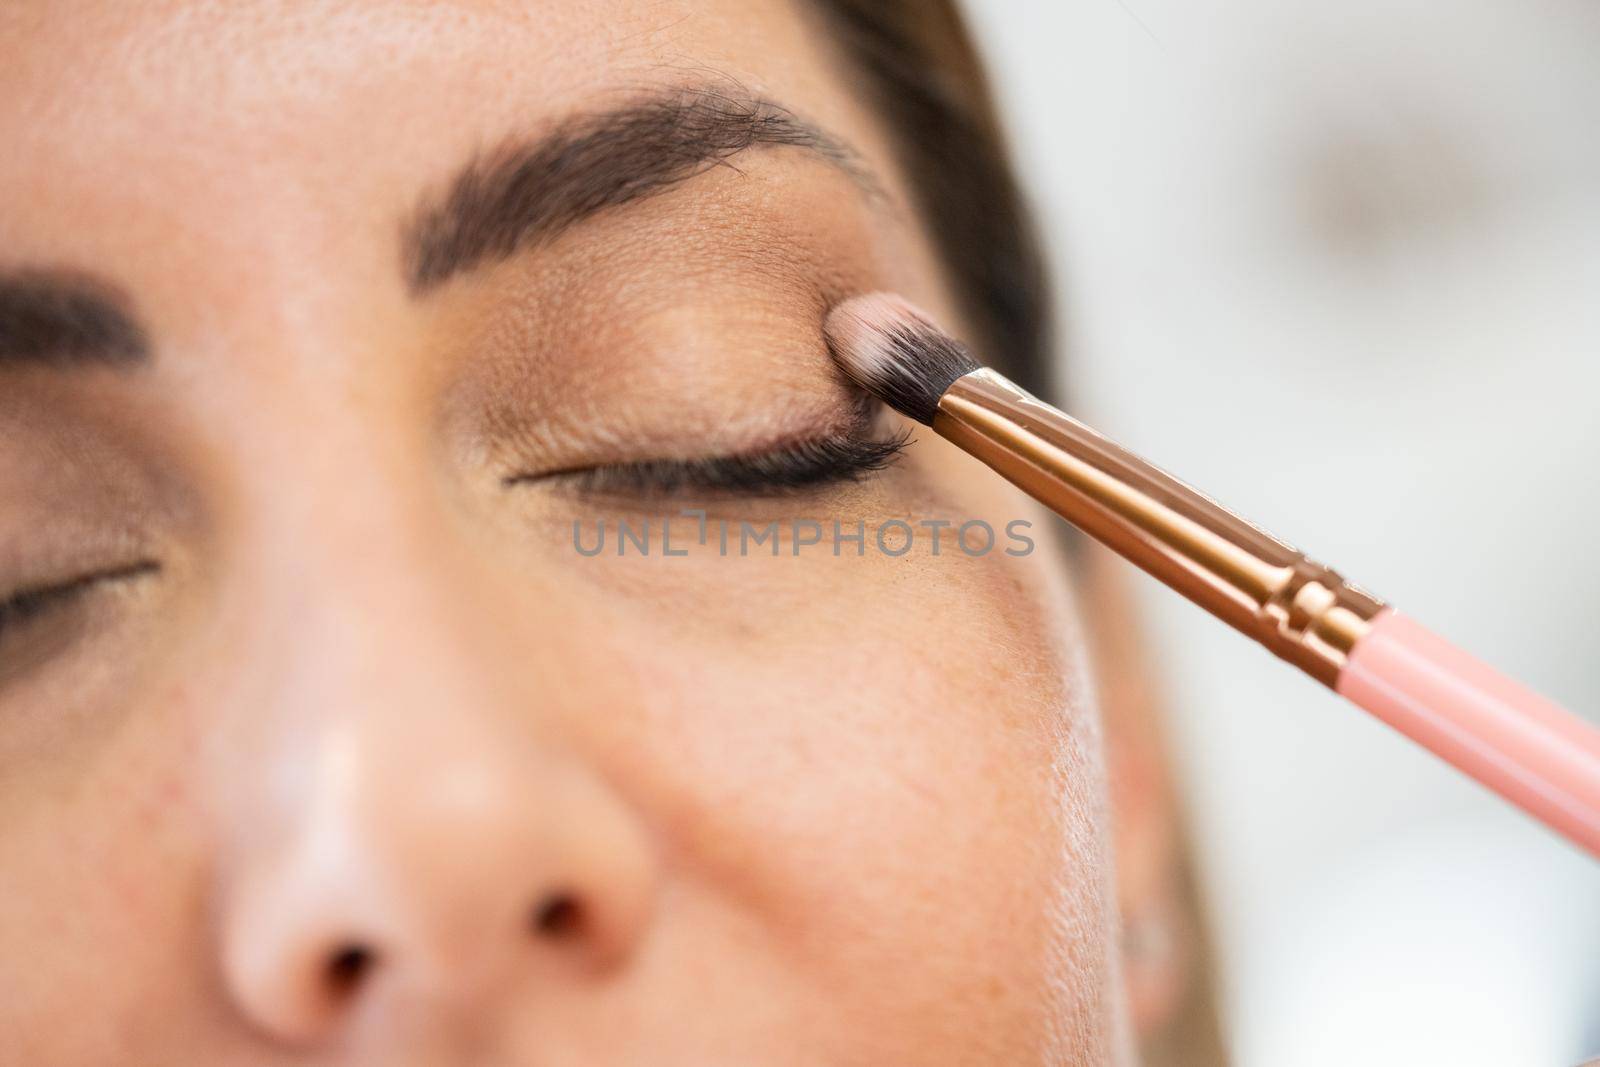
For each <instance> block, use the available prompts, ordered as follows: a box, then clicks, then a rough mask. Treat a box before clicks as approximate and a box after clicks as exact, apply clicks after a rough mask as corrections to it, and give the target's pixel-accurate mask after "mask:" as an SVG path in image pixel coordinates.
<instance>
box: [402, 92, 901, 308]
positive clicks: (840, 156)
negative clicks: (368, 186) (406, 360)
mask: <svg viewBox="0 0 1600 1067" xmlns="http://www.w3.org/2000/svg"><path fill="white" fill-rule="evenodd" d="M761 146H784V147H792V148H800V149H803V150H805V151H807V152H809V153H811V154H812V155H814V156H815V157H817V158H819V159H822V160H824V161H826V162H828V163H830V164H832V165H833V166H835V167H837V168H839V169H840V170H843V171H844V172H846V173H847V174H849V175H850V176H851V177H852V178H853V179H854V180H856V181H857V182H858V183H859V184H861V185H862V186H863V187H864V188H865V189H866V190H867V191H869V192H871V193H876V192H877V190H878V186H877V183H876V182H875V181H874V180H873V178H872V177H871V175H870V172H868V171H867V169H866V167H865V165H864V164H863V163H862V162H861V160H860V157H859V156H858V155H857V154H856V153H855V152H854V151H852V150H851V149H850V148H849V147H848V146H846V145H845V144H844V143H843V142H842V141H839V140H838V139H836V138H834V137H833V136H831V135H830V134H828V133H826V132H824V131H823V130H821V129H818V128H817V127H815V126H813V125H811V124H810V123H807V122H805V121H803V120H801V119H800V118H798V117H796V116H795V115H794V114H793V113H792V112H790V111H789V110H788V109H786V108H784V107H782V106H781V105H779V104H776V103H774V102H772V101H770V100H766V99H763V98H760V97H745V96H740V95H737V94H730V93H726V92H720V91H712V90H704V89H691V90H683V91H675V92H670V93H664V94H656V95H651V96H648V97H645V98H643V99H641V100H639V101H636V102H635V103H632V104H630V105H628V106H626V107H623V108H619V109H616V110H613V111H608V112H603V113H601V114H598V115H592V116H587V117H584V118H580V119H576V120H573V121H571V122H569V123H567V124H565V125H563V126H561V127H558V128H557V129H556V130H555V131H554V132H553V133H551V134H549V135H547V136H545V137H544V138H542V139H540V140H538V141H536V142H534V143H532V144H514V145H512V146H509V147H506V148H502V149H500V150H499V151H497V152H495V153H493V154H491V155H488V156H486V157H484V158H481V159H479V160H476V161H474V162H472V163H471V164H469V165H468V166H467V167H466V168H465V169H464V170H463V171H462V172H461V173H460V174H459V175H457V176H456V178H455V179H454V181H452V182H451V183H450V185H449V188H448V192H447V193H446V194H445V195H444V196H443V197H442V198H441V199H440V200H438V201H437V202H434V203H429V204H425V205H424V207H423V208H422V210H421V211H419V212H418V214H417V216H416V217H415V218H414V219H413V220H411V221H410V222H409V223H408V224H407V226H406V228H405V231H404V234H403V246H402V247H403V248H404V257H405V270H406V280H407V283H408V284H409V286H410V288H411V291H412V292H413V293H414V294H421V293H425V292H427V291H428V290H431V289H433V288H435V287H437V286H438V285H440V284H442V283H443V282H445V281H446V280H448V279H449V278H450V277H452V276H453V275H456V274H460V273H463V272H466V271H470V270H472V269H474V268H476V267H479V266H482V265H484V264H486V263H489V262H492V261H495V260H499V259H504V258H507V257H509V256H511V255H514V254H516V253H518V252H521V251H523V250H525V249H527V248H530V247H534V246H536V245H538V244H539V243H541V242H544V241H548V240H550V239H551V238H553V237H554V236H556V235H557V234H559V233H561V232H562V231H563V230H565V229H567V228H568V227H570V226H572V225H574V224H576V223H577V222H580V221H582V220H583V219H586V218H588V217H590V216H592V215H595V214H597V213H599V212H601V211H604V210H605V209H607V208H612V207H618V206H621V205H623V204H627V203H630V202H632V201H635V200H639V199H642V198H644V197H647V196H651V195H653V194H655V193H659V192H662V191H664V190H666V189H669V188H671V187H673V186H675V185H678V184H680V183H682V182H683V181H686V180H687V179H689V178H692V177H694V176H695V175H697V174H701V173H703V172H705V171H706V170H709V169H710V168H712V167H715V166H717V165H720V164H723V163H726V162H728V161H729V160H730V159H732V158H733V157H734V156H736V155H738V154H739V153H741V152H744V151H747V150H749V149H752V148H756V147H761Z"/></svg>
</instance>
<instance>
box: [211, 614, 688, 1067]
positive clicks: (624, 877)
mask: <svg viewBox="0 0 1600 1067" xmlns="http://www.w3.org/2000/svg"><path fill="white" fill-rule="evenodd" d="M314 614H315V613H314V612H308V613H302V614H301V617H300V620H299V622H300V625H301V626H302V627H304V626H306V625H308V615H314ZM404 617H406V618H407V619H408V620H410V625H409V626H407V627H405V628H403V629H404V630H405V631H406V634H405V635H397V632H396V631H395V630H391V629H387V628H386V627H385V626H384V625H383V624H382V623H381V621H380V620H377V619H369V620H367V622H366V624H365V625H363V626H360V627H357V628H356V632H359V633H360V634H361V636H360V637H356V638H351V637H350V636H348V635H349V634H350V633H351V632H352V631H351V630H350V629H348V628H345V629H342V630H340V631H339V632H341V633H342V634H344V635H345V636H343V637H335V636H334V632H333V631H332V630H330V631H329V632H328V633H326V634H324V635H323V637H322V638H320V639H319V638H317V637H316V636H314V635H313V636H312V637H311V639H310V640H309V641H300V642H296V645H297V647H299V648H301V649H302V651H301V652H300V653H299V654H297V657H296V662H295V663H294V664H292V665H290V666H289V668H288V669H287V670H286V671H284V672H283V677H282V678H281V679H280V680H279V681H278V683H277V684H276V685H275V686H272V687H270V688H272V689H273V691H274V692H275V693H276V696H275V698H274V699H273V700H272V701H271V706H270V707H259V706H258V707H253V708H252V709H251V711H252V714H254V715H256V716H258V717H259V718H260V719H262V720H265V721H270V722H272V723H274V726H273V727H272V728H270V729H264V730H261V731H260V732H258V733H256V734H254V735H252V740H251V742H250V743H249V744H248V745H246V746H245V749H244V750H243V751H240V752H239V753H237V754H236V757H235V758H234V759H232V760H230V761H226V762H227V763H228V764H229V765H231V766H232V767H233V768H235V774H234V776H233V777H234V779H235V781H234V782H232V783H231V785H230V786H229V788H228V789H225V790H224V791H223V792H222V794H221V795H222V796H223V797H224V798H226V803H228V804H231V805H233V807H231V808H230V809H229V810H227V811H224V812H223V813H222V817H223V819H224V825H225V826H226V827H227V828H228V831H227V834H226V835H225V837H226V838H227V840H226V841H225V844H224V847H223V848H222V850H221V852H220V854H219V862H220V868H221V869H220V871H219V887H218V910H219V912H220V915H219V939H220V944H219V956H220V964H221V970H222V972H223V978H224V980H225V986H226V990H227V993H228V995H229V996H230V998H231V1000H232V1003H233V1005H234V1006H235V1008H236V1010H237V1012H238V1013H240V1014H242V1015H243V1016H244V1017H245V1019H246V1020H248V1022H249V1023H250V1024H252V1026H253V1027H254V1028H255V1029H256V1030H257V1031H258V1032H260V1033H263V1034H265V1035H268V1036H269V1037H271V1038H272V1039H275V1040H276V1041H278V1042H281V1043H286V1044H292V1045H296V1046H306V1045H316V1044H318V1043H323V1042H327V1041H330V1040H333V1039H336V1038H340V1037H342V1036H346V1035H348V1034H349V1033H352V1032H354V1031H355V1030H356V1029H358V1023H359V1024H361V1026H360V1028H361V1029H362V1032H363V1033H367V1032H370V1030H369V1028H370V1027H373V1026H376V1028H377V1029H378V1030H379V1031H380V1032H387V1033H389V1034H390V1035H391V1036H393V1034H394V1032H396V1031H397V1029H407V1028H410V1029H413V1030H414V1028H415V1027H416V1026H418V1025H422V1024H421V1023H419V1020H428V1019H437V1020H438V1025H439V1026H441V1027H443V1026H446V1025H448V1024H449V1023H450V1022H453V1023H455V1024H456V1025H461V1024H463V1022H464V1021H466V1022H470V1021H471V1020H468V1019H466V1017H467V1016H471V1015H477V1016H480V1017H482V1016H486V1015H487V1014H488V1013H489V1012H492V1011H493V1010H494V1009H495V1007H496V1006H499V1005H504V1004H506V1003H507V1001H508V998H513V999H514V998H515V997H519V996H537V995H540V990H543V991H544V992H545V993H546V994H551V993H552V991H554V992H555V993H556V994H558V995H561V996H570V995H573V994H574V993H578V994H581V993H582V992H584V991H585V989H586V988H592V987H601V986H604V985H605V984H606V983H607V982H610V981H614V980H616V978H617V976H618V974H619V973H620V972H621V971H623V970H624V969H625V968H626V967H627V965H628V963H629V961H630V960H631V959H632V958H633V956H634V954H635V949H636V947H637V946H638V944H639V943H640V941H641V940H642V939H643V937H644V932H645V931H646V929H647V927H648V925H649V918H650V914H651V911H652V905H653V900H654V897H655V892H656V881H657V878H656V873H657V872H656V867H655V863H654V855H653V849H652V845H651V842H650V840H649V838H648V836H647V835H646V833H645V832H644V830H643V828H642V825H641V823H640V821H639V819H638V817H637V814H636V813H635V812H634V810H633V809H632V808H631V807H630V806H629V804H628V803H627V802H626V801H625V799H624V798H623V797H622V796H621V795H619V794H618V792H617V791H616V790H615V789H614V788H612V787H611V786H610V785H608V784H607V782H606V780H605V778H604V777H603V775H602V773H601V769H600V768H599V767H598V766H597V763H596V761H595V760H594V759H593V758H584V757H583V756H582V755H581V748H582V746H581V745H580V744H575V743H573V739H572V738H571V737H570V736H567V735H564V734H562V733H561V732H560V731H557V730H553V729H552V728H550V726H549V719H550V718H551V717H550V716H549V715H547V714H542V713H541V709H540V708H539V707H538V706H537V701H538V698H537V697H532V698H528V700H529V703H528V704H527V705H526V706H520V705H519V703H518V702H517V701H516V700H513V699H510V698H508V697H507V696H506V695H505V694H504V693H494V692H491V691H489V690H488V689H487V688H486V685H485V683H484V681H483V679H484V678H486V677H488V676H489V675H490V672H489V671H488V670H487V669H486V664H485V663H484V662H483V658H482V657H483V651H482V649H481V647H478V643H477V642H467V644H468V645H472V646H473V650H472V652H471V653H470V654H469V653H467V652H464V651H463V650H462V648H461V643H459V642H458V644H457V647H456V650H455V652H454V654H452V652H451V643H450V642H449V640H447V639H446V638H445V637H444V636H443V635H440V634H439V633H437V631H435V632H434V633H432V634H430V635H429V636H430V638H431V640H426V641H420V642H416V643H412V642H413V641H415V631H416V630H418V629H420V628H425V627H421V626H419V624H418V623H417V621H416V620H417V619H418V618H419V617H420V618H426V617H427V616H425V615H424V616H418V615H417V614H414V613H405V616H404ZM349 621H350V620H348V619H346V620H345V622H346V623H347V624H348V623H349ZM420 645H426V646H427V647H426V648H424V647H419V646H420ZM501 673H504V671H502V672H501ZM590 695H591V696H593V695H594V694H593V693H592V692H591V693H590ZM541 724H543V725H541Z"/></svg>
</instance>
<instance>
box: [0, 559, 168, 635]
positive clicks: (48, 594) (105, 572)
mask: <svg viewBox="0 0 1600 1067" xmlns="http://www.w3.org/2000/svg"><path fill="white" fill-rule="evenodd" d="M160 571H161V564H160V563H159V562H157V561H156V560H148V559H147V560H139V561H138V562H135V563H129V564H125V565H123V566H119V567H109V568H105V569H102V570H98V571H91V572H88V573H85V574H81V575H78V576H77V577H74V578H69V579H67V580H65V581H58V582H52V583H47V584H43V585H36V586H32V587H27V588H23V589H19V590H17V591H16V592H14V593H11V594H10V595H9V596H6V597H5V598H4V599H3V600H0V637H3V636H4V635H5V633H6V632H7V631H8V630H11V629H13V628H15V627H17V626H21V625H25V624H27V623H29V622H32V621H33V620H35V619H37V618H39V617H40V616H42V615H44V614H46V613H48V612H49V611H51V610H52V609H54V608H56V607H59V606H62V605H64V604H67V603H70V602H71V601H72V600H74V599H76V598H77V597H80V596H83V595H85V594H87V593H89V592H90V591H92V590H93V589H96V588H98V587H101V586H105V585H113V584H116V583H120V582H128V581H133V580H134V579H137V578H144V577H148V576H151V575H155V574H159V573H160Z"/></svg>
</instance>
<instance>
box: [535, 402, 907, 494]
mask: <svg viewBox="0 0 1600 1067" xmlns="http://www.w3.org/2000/svg"><path fill="white" fill-rule="evenodd" d="M870 431H871V420H870V419H869V418H864V417H863V418H858V419H856V420H855V422H854V423H853V424H852V425H851V426H850V427H849V428H848V429H846V430H844V431H838V432H833V433H829V434H823V435H813V436H808V437H801V438H796V439H792V440H789V441H785V442H780V443H779V444H776V445H768V446H764V447H762V448H759V449H755V450H752V451H746V452H740V453H735V454H732V455H726V456H706V457H695V458H687V459H650V460H641V461H636V462H627V463H608V464H599V465H595V466H590V467H582V468H574V469H570V470H559V471H549V472H544V473H540V474H528V475H515V476H513V477H511V478H508V479H506V484H507V485H521V484H530V483H533V482H548V483H555V484H559V485H561V486H562V487H563V488H565V489H567V490H569V491H572V492H576V493H581V494H584V495H589V496H634V497H639V496H655V497H665V496H673V495H676V494H683V493H693V492H702V493H729V494H743V495H751V496H783V495H789V494H794V493H800V492H805V491H807V490H810V489H817V488H822V487H824V486H827V485H836V484H841V483H849V482H859V481H861V480H862V479H864V478H866V477H868V476H869V475H871V474H873V473H876V472H878V471H881V470H883V469H885V468H886V467H889V466H891V465H892V464H893V463H894V462H895V460H896V459H898V458H899V456H900V455H901V453H902V452H903V451H904V450H905V447H906V445H907V444H909V443H910V440H911V434H910V431H908V430H907V431H901V432H898V433H896V434H895V435H893V436H891V437H888V438H882V437H875V436H873V435H872V434H871V432H870Z"/></svg>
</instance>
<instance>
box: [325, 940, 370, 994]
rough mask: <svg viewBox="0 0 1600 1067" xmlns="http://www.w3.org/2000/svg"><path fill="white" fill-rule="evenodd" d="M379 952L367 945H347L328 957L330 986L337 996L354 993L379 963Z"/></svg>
mask: <svg viewBox="0 0 1600 1067" xmlns="http://www.w3.org/2000/svg"><path fill="white" fill-rule="evenodd" d="M377 962H378V956H377V953H375V952H373V951H372V949H370V948H368V947H367V946H365V945H345V946H344V947H343V948H341V949H339V950H338V951H337V952H335V953H334V954H333V955H332V956H331V957H330V958H329V959H328V986H329V988H330V989H331V990H332V991H333V992H334V994H335V995H336V996H341V997H343V996H349V995H351V994H353V993H354V992H355V991H356V989H357V987H359V986H360V985H361V983H362V981H363V980H364V979H365V978H366V977H367V975H368V974H370V973H371V972H372V968H373V967H374V966H375V965H376V964H377Z"/></svg>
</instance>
